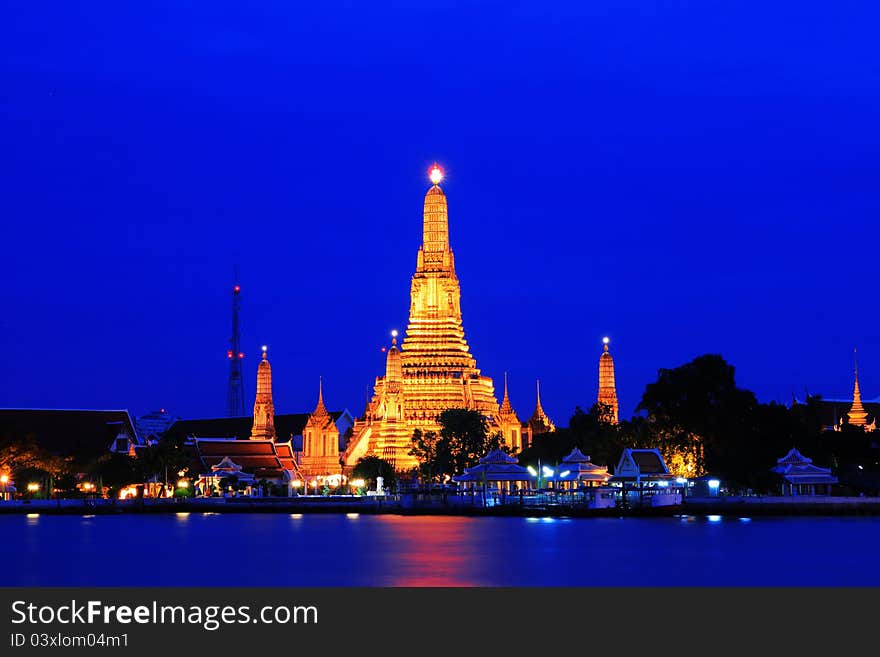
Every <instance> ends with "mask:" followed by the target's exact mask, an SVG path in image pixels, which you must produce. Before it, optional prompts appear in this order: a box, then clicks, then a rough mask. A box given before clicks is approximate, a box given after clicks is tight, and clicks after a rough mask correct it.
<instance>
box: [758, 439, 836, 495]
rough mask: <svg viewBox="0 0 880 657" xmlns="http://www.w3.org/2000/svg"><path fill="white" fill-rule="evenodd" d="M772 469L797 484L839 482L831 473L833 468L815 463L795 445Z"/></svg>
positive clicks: (786, 479)
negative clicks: (822, 466) (821, 466)
mask: <svg viewBox="0 0 880 657" xmlns="http://www.w3.org/2000/svg"><path fill="white" fill-rule="evenodd" d="M772 471H773V472H775V473H776V474H778V475H780V476H781V477H782V478H783V479H785V481H787V482H788V483H790V484H793V485H795V486H798V485H803V484H836V483H837V477H835V476H833V475H832V474H831V468H820V467H819V466H817V465H813V460H812V459H809V458H807V457H806V456H804V455H803V454H801V453H800V452H799V451H798V450H797V449H796V448H794V447H792V448H791V450H789V452H788V454H786V455H785V456H783V457H782V458H781V459H777V461H776V466H775V467H773V468H772Z"/></svg>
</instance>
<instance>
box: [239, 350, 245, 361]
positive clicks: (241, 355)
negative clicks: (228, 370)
mask: <svg viewBox="0 0 880 657" xmlns="http://www.w3.org/2000/svg"><path fill="white" fill-rule="evenodd" d="M238 357H239V359H241V358H244V354H243V353H242V352H240V351H239V352H238Z"/></svg>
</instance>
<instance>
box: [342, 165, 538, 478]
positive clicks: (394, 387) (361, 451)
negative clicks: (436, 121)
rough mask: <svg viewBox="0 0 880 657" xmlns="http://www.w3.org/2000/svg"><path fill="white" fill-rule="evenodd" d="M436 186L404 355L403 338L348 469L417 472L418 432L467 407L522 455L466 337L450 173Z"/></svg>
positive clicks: (433, 173) (510, 419)
mask: <svg viewBox="0 0 880 657" xmlns="http://www.w3.org/2000/svg"><path fill="white" fill-rule="evenodd" d="M429 177H430V179H431V182H432V183H433V186H432V187H431V188H430V189H429V190H428V193H427V194H426V195H425V205H424V213H423V230H422V246H421V247H420V248H419V252H418V257H417V261H416V272H415V274H414V275H413V277H412V285H411V287H410V310H409V324H408V326H407V329H406V338H405V339H404V340H403V344H402V345H401V346H400V348H398V346H397V333H396V332H394V333H393V334H392V335H393V339H392V344H391V347H390V349H389V350H388V352H387V355H386V364H385V376H380V377H376V382H375V385H374V388H373V396H372V398H371V399H370V401H369V402H368V403H367V408H366V411H365V413H364V417H363V418H361V419H359V420H357V421H356V422H355V425H354V428H353V435H352V438H351V440H350V441H349V443H348V447H347V448H346V450H345V463H346V465H348V466H351V465H354V464H355V463H357V460H358V459H359V458H361V457H362V456H366V455H375V456H379V457H381V458H383V459H386V460H388V461H390V462H392V463H393V464H394V467H395V468H396V469H397V470H409V469H411V468H413V467H415V466H417V465H418V462H417V461H416V459H415V458H414V457H412V456H410V455H409V450H410V446H411V442H412V435H413V431H414V430H416V429H420V430H421V431H423V432H426V431H439V430H440V425H439V424H438V422H437V417H438V416H439V414H440V413H441V412H442V411H444V410H446V409H449V408H467V409H472V410H477V411H479V412H481V413H482V414H483V415H485V416H486V417H487V418H488V420H489V424H490V431H493V432H497V431H500V432H502V434H503V436H504V440H505V442H506V443H507V445H508V446H509V447H511V448H513V450H514V451H516V452H518V451H520V450H521V449H522V426H521V425H520V422H519V420H518V419H517V416H516V413H515V412H513V408H512V407H511V406H510V400H509V399H507V398H506V396H505V399H506V404H505V408H504V409H503V412H502V413H500V414H499V406H498V401H497V399H496V398H495V387H494V385H493V383H492V379H490V378H489V377H487V376H483V375H482V374H481V373H480V370H479V369H477V364H476V361H475V360H474V357H473V356H472V355H471V353H470V348H469V347H468V343H467V341H466V340H465V337H464V328H463V327H462V320H461V288H460V287H459V282H458V277H457V276H456V274H455V258H454V256H453V253H452V248H451V247H450V245H449V213H448V207H447V203H446V195H445V194H444V193H443V190H442V189H441V188H440V185H439V183H440V181H441V180H442V179H443V171H442V169H441V168H440V167H439V166H438V165H437V164H434V166H432V167H431V169H430V172H429Z"/></svg>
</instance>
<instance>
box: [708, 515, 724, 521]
mask: <svg viewBox="0 0 880 657" xmlns="http://www.w3.org/2000/svg"><path fill="white" fill-rule="evenodd" d="M709 522H721V516H709Z"/></svg>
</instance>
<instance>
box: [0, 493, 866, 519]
mask: <svg viewBox="0 0 880 657" xmlns="http://www.w3.org/2000/svg"><path fill="white" fill-rule="evenodd" d="M10 513H11V514H34V513H38V514H47V515H54V514H59V515H112V514H118V513H134V514H137V513H293V514H296V513H358V514H361V513H363V514H382V513H390V514H398V515H463V516H520V517H624V516H639V517H668V516H676V515H719V516H736V517H745V516H749V517H751V516H765V515H768V516H769V515H777V516H785V515H880V497H771V496H767V497H756V496H750V497H713V498H709V497H704V498H685V500H684V502H683V503H682V504H681V505H676V506H664V507H650V506H642V507H630V508H621V507H614V508H607V509H591V508H589V507H587V506H586V505H584V504H577V503H574V504H572V503H566V502H565V501H562V502H560V501H558V500H555V499H554V498H552V497H549V496H547V497H544V496H534V497H529V498H524V499H516V498H513V499H511V500H510V501H507V502H505V503H500V504H499V503H495V502H494V501H493V502H492V504H490V505H487V503H486V502H484V501H483V500H481V499H480V498H479V497H478V498H474V497H470V496H455V495H450V496H447V497H445V498H442V497H438V496H419V495H389V496H370V497H356V496H331V497H322V496H299V497H291V498H271V497H264V498H249V497H230V498H196V499H186V498H181V499H130V500H106V499H96V500H82V499H79V500H15V501H4V502H0V514H10Z"/></svg>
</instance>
